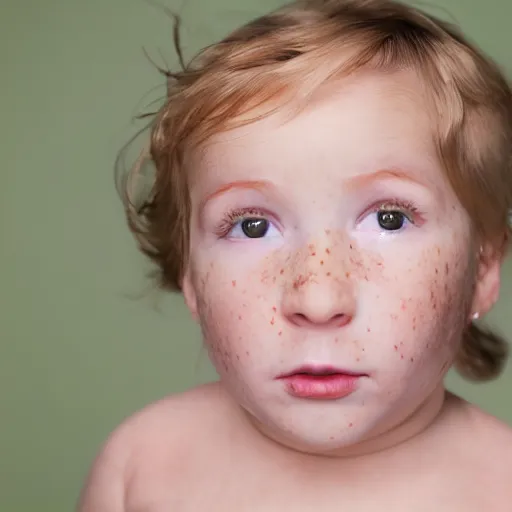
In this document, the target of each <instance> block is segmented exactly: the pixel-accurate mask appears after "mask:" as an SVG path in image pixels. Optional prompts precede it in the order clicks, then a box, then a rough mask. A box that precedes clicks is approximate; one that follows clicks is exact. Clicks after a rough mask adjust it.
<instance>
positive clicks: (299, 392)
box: [282, 373, 360, 400]
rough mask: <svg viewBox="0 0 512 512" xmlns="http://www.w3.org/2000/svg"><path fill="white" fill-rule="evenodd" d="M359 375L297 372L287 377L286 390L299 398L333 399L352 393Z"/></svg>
mask: <svg viewBox="0 0 512 512" xmlns="http://www.w3.org/2000/svg"><path fill="white" fill-rule="evenodd" d="M359 378H360V376H359V375H347V374H344V373H336V374H333V375H308V374H296V375H290V376H289V377H285V378H283V379H282V380H284V382H285V383H286V390H287V391H288V393H289V394H290V395H292V396H295V397H297V398H313V399H317V400H333V399H336V398H343V397H345V396H348V395H350V394H351V393H353V392H354V391H355V390H356V387H357V381H358V379H359Z"/></svg>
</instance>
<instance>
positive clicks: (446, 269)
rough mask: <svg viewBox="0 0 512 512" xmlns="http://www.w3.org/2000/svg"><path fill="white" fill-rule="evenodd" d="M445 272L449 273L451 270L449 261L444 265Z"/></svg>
mask: <svg viewBox="0 0 512 512" xmlns="http://www.w3.org/2000/svg"><path fill="white" fill-rule="evenodd" d="M444 272H445V274H446V275H448V273H449V272H450V267H449V265H448V263H447V264H446V265H445V266H444Z"/></svg>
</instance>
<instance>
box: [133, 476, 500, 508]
mask: <svg viewBox="0 0 512 512" xmlns="http://www.w3.org/2000/svg"><path fill="white" fill-rule="evenodd" d="M178 480H179V481H177V482H175V483H174V485H173V483H172V482H171V481H170V480H167V479H165V478H152V479H151V480H144V479H141V480H139V481H133V482H132V485H133V488H132V489H131V490H130V492H129V493H128V494H129V496H130V499H129V506H128V508H127V512H169V511H171V510H172V511H173V512H197V511H199V510H204V511H208V512H225V511H226V510H236V511H237V512H274V511H275V512H282V511H283V510H293V511H294V512H345V511H350V512H353V511H357V512H382V510H393V511H394V512H411V511H414V512H432V510H436V512H459V511H460V512H473V511H474V512H481V510H484V509H489V510H493V512H502V511H503V512H506V511H508V510H510V509H509V508H508V507H509V506H510V502H509V501H508V502H505V500H503V501H501V505H500V498H499V496H497V495H496V493H490V492H489V488H488V487H487V488H486V486H485V485H483V484H481V485H480V484H478V483H475V485H473V486H468V485H465V484H464V483H463V482H457V481H454V482H451V484H452V485H444V484H443V481H444V482H446V483H447V484H448V483H449V482H447V480H449V479H445V478H439V479H437V478H434V479H430V483H429V482H428V481H425V482H423V483H422V484H418V483H417V481H415V480H413V479H411V481H410V482H408V481H406V480H404V481H402V482H395V484H394V485H393V487H392V488H389V486H385V485H380V486H379V485H378V484H376V485H374V486H372V487H369V488H368V489H367V490H366V491H365V490H362V489H353V488H350V487H345V486H344V485H343V484H341V483H340V484H339V485H338V486H336V485H333V484H332V483H330V484H329V485H326V486H323V485H318V482H314V481H312V483H311V485H308V484H307V483H306V482H304V481H301V482H300V483H299V482H296V484H294V482H293V480H291V481H290V480H289V479H287V478H281V477H280V476H279V475H278V474H269V475H267V477H265V475H256V474H254V473H251V472H250V471H247V472H245V473H244V472H231V471H227V472H226V471H218V472H217V473H212V474H210V475H209V478H195V479H194V478H191V479H182V478H180V479H178Z"/></svg>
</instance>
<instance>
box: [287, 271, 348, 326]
mask: <svg viewBox="0 0 512 512" xmlns="http://www.w3.org/2000/svg"><path fill="white" fill-rule="evenodd" d="M282 308H283V315H284V316H285V318H286V319H287V320H288V321H289V322H290V323H292V324H294V325H296V326H298V327H311V328H340V327H344V326H345V325H347V324H349V323H350V322H351V321H352V318H353V317H354V314H355V297H354V290H353V284H352V283H351V282H350V281H349V279H348V278H343V279H342V278H341V277H337V276H334V277H333V276H327V275H321V274H314V273H309V274H306V275H305V276H298V277H296V278H295V279H293V280H292V282H291V283H290V284H289V286H287V288H286V290H285V292H284V295H283V304H282Z"/></svg>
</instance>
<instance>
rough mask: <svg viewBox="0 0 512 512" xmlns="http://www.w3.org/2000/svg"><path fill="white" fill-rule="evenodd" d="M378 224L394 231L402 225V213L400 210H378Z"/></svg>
mask: <svg viewBox="0 0 512 512" xmlns="http://www.w3.org/2000/svg"><path fill="white" fill-rule="evenodd" d="M378 219H379V225H380V227H381V228H383V229H387V230H388V231H396V230H397V229H400V228H401V227H402V226H403V225H404V215H403V213H400V212H379V213H378Z"/></svg>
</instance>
